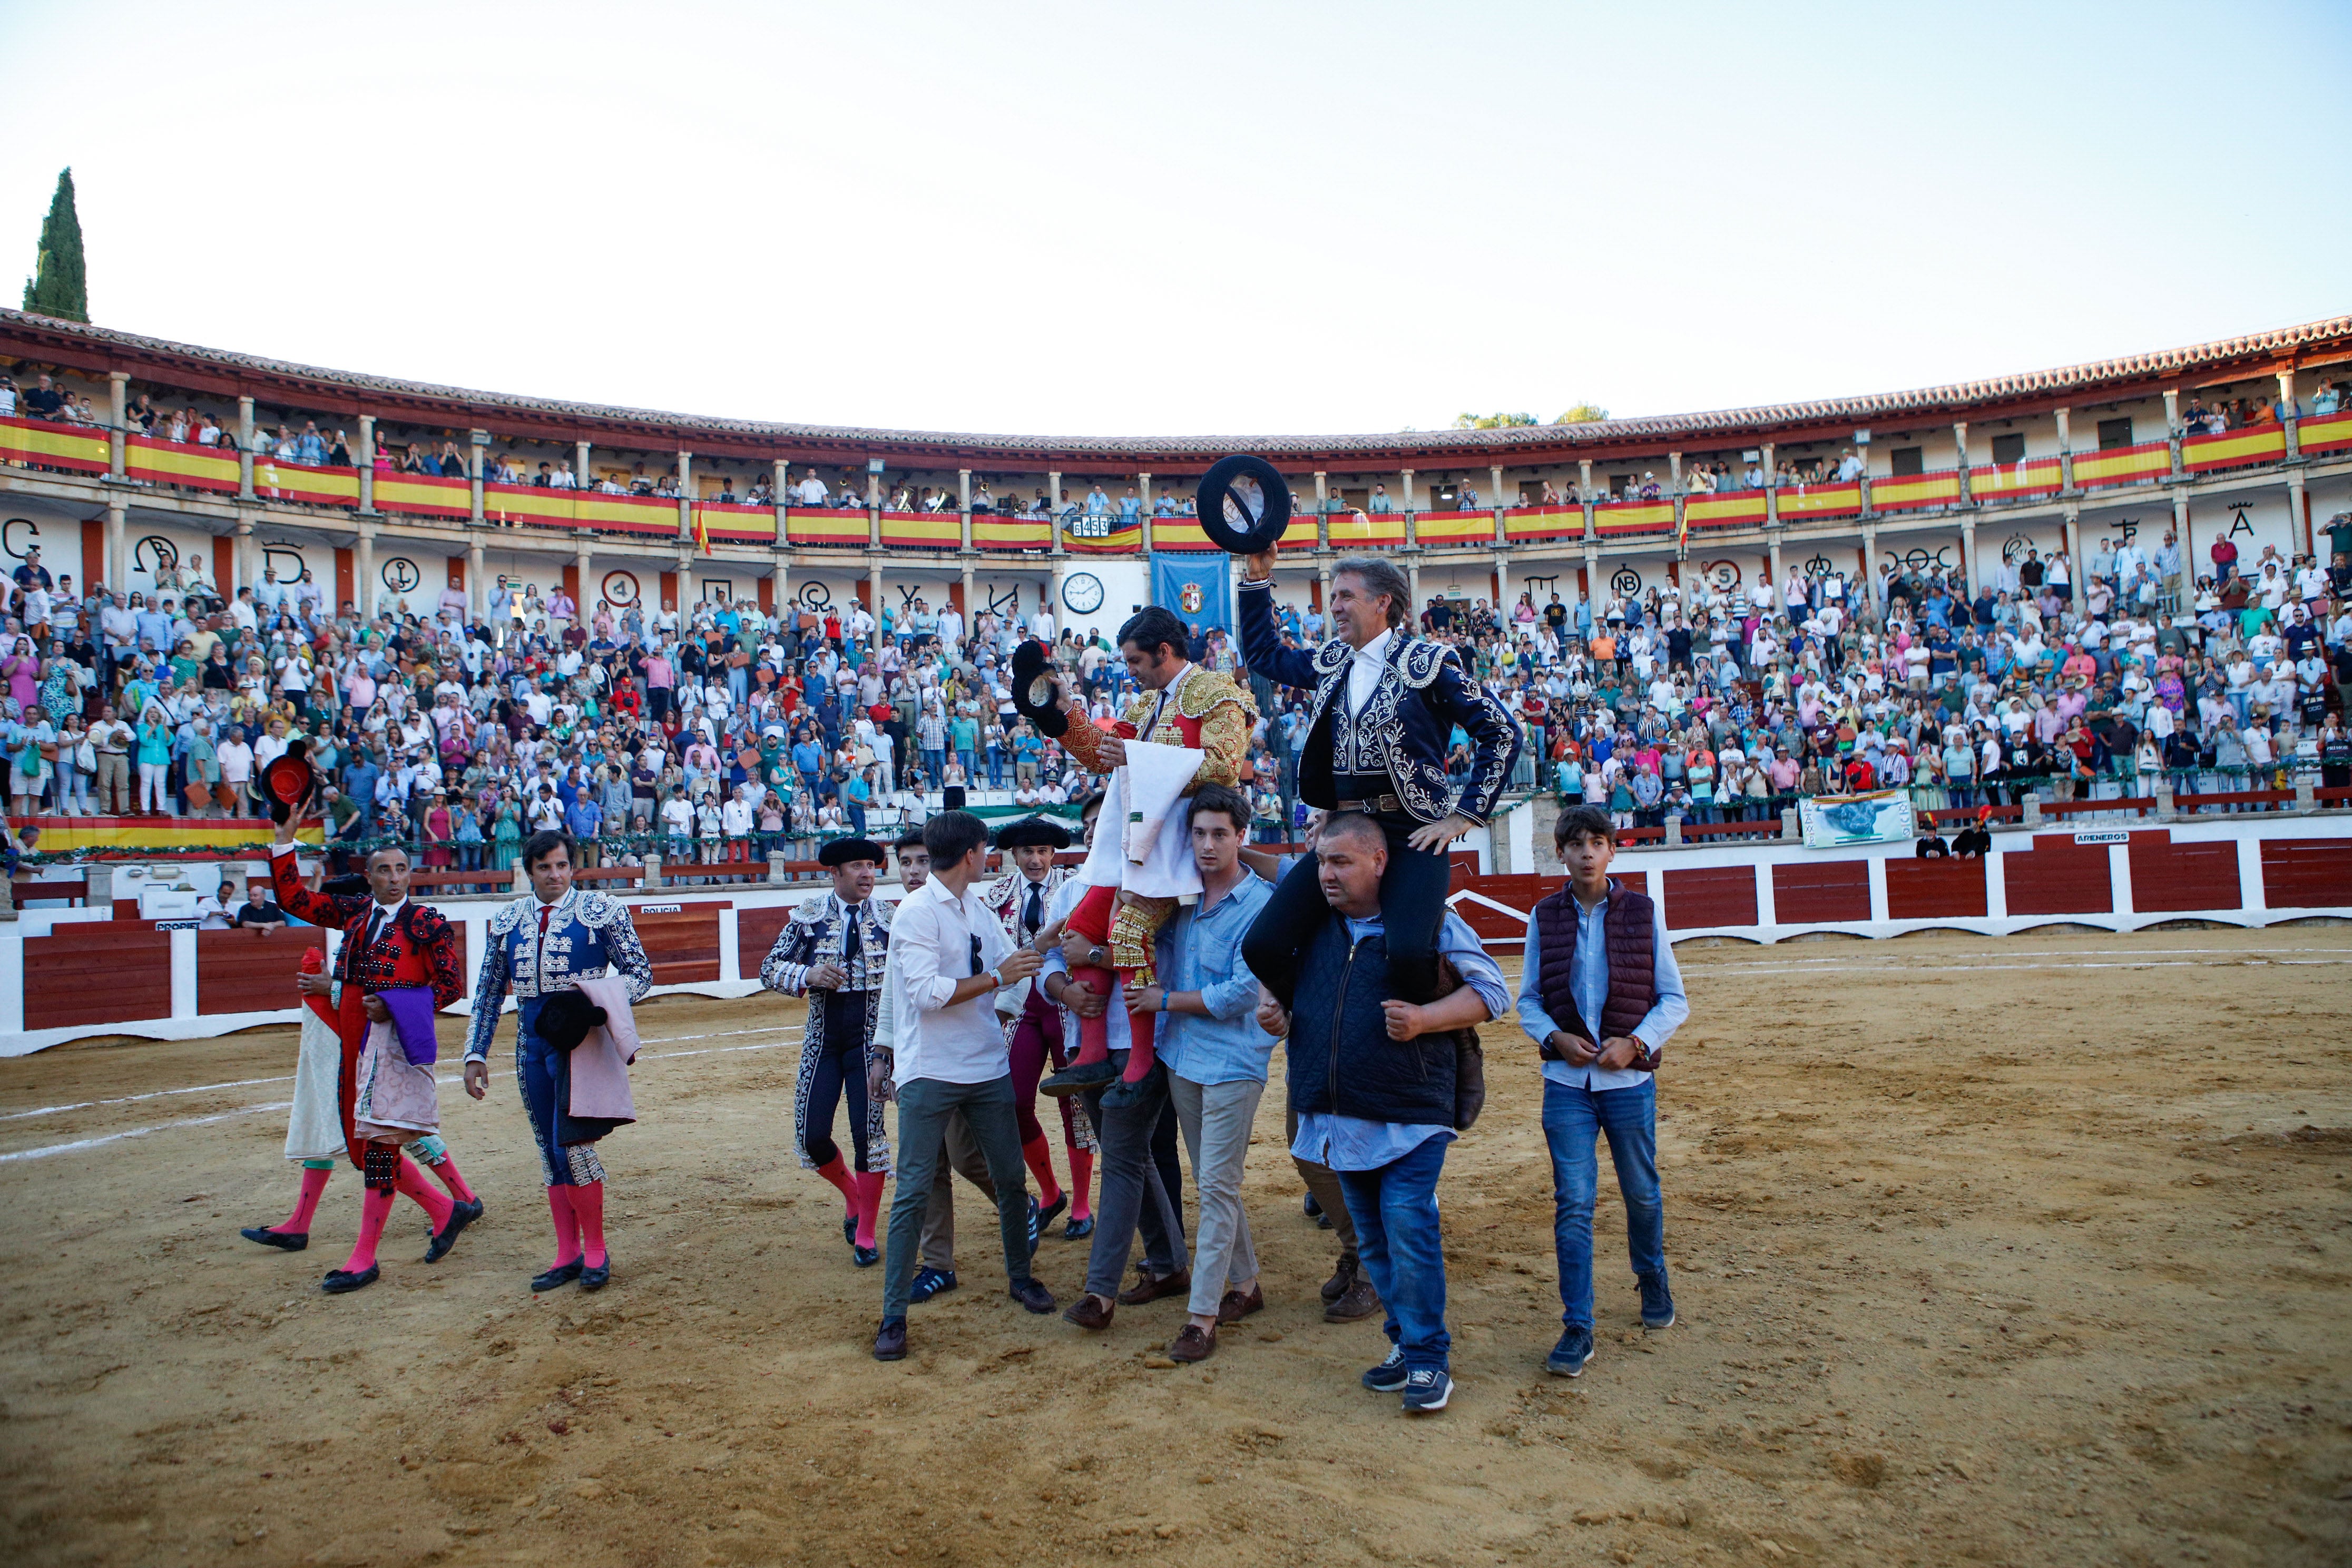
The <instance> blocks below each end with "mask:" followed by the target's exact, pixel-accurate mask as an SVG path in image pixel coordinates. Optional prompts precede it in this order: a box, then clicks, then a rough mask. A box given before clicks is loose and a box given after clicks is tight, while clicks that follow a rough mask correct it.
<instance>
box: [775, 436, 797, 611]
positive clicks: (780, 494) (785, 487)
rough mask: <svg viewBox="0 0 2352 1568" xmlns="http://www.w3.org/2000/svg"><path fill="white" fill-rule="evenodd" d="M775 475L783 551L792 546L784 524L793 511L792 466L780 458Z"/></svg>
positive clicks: (779, 595) (779, 544)
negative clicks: (789, 513)
mask: <svg viewBox="0 0 2352 1568" xmlns="http://www.w3.org/2000/svg"><path fill="white" fill-rule="evenodd" d="M775 474H776V477H775V480H774V484H775V492H776V548H777V549H779V550H782V549H783V548H784V547H785V546H786V545H788V544H790V543H791V542H792V535H791V532H790V531H789V530H788V529H787V528H786V526H785V522H784V514H785V512H786V511H788V510H790V509H791V507H792V504H793V503H792V477H793V476H792V468H791V465H789V464H787V463H786V462H785V461H784V459H783V458H777V459H776V460H775ZM776 594H777V599H776V603H777V604H778V605H782V603H783V602H784V601H783V597H782V595H783V588H782V576H781V575H779V577H778V587H777V589H776Z"/></svg>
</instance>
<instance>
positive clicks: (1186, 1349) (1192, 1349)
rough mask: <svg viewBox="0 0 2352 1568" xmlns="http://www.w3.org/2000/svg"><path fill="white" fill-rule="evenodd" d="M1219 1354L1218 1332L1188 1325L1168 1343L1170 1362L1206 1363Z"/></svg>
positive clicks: (1194, 1324) (1192, 1324)
mask: <svg viewBox="0 0 2352 1568" xmlns="http://www.w3.org/2000/svg"><path fill="white" fill-rule="evenodd" d="M1216 1353H1217V1331H1216V1330H1214V1329H1203V1328H1202V1327H1201V1326H1200V1325H1198V1324H1197V1323H1187V1324H1185V1325H1184V1326H1183V1327H1182V1328H1181V1329H1180V1330H1178V1331H1177V1333H1176V1337H1175V1338H1174V1339H1172V1340H1170V1341H1169V1342H1168V1359H1169V1360H1170V1361H1185V1362H1192V1361H1206V1360H1208V1359H1209V1358H1210V1357H1211V1356H1213V1355H1214V1354H1216Z"/></svg>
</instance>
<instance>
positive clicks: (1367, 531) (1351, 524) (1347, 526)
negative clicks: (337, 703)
mask: <svg viewBox="0 0 2352 1568" xmlns="http://www.w3.org/2000/svg"><path fill="white" fill-rule="evenodd" d="M1330 537H1331V548H1332V549H1334V550H1343V551H1347V552H1349V553H1356V552H1363V551H1369V550H1402V549H1403V548H1404V514H1403V513H1402V512H1398V511H1335V512H1333V513H1332V514H1331V527H1330ZM1283 542H1284V543H1285V544H1287V543H1289V542H1290V537H1289V535H1287V534H1285V535H1284V536H1283Z"/></svg>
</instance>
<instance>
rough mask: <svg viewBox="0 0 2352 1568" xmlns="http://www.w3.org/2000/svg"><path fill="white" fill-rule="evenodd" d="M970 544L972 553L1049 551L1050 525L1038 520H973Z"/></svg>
mask: <svg viewBox="0 0 2352 1568" xmlns="http://www.w3.org/2000/svg"><path fill="white" fill-rule="evenodd" d="M971 543H972V548H973V549H975V550H1050V549H1052V548H1053V547H1054V525H1053V524H1052V523H1050V522H1047V521H1045V519H1044V518H1042V517H997V516H994V515H993V514H991V515H986V516H981V517H975V518H973V519H972V520H971Z"/></svg>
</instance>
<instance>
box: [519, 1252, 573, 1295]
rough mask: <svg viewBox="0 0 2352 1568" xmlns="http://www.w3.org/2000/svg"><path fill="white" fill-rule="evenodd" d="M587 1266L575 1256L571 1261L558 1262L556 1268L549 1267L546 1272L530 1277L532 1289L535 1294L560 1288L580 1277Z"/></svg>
mask: <svg viewBox="0 0 2352 1568" xmlns="http://www.w3.org/2000/svg"><path fill="white" fill-rule="evenodd" d="M586 1267H587V1266H586V1265H585V1264H583V1263H582V1262H581V1261H580V1259H578V1258H573V1259H572V1261H571V1262H569V1263H559V1264H557V1265H556V1266H555V1267H554V1268H551V1269H549V1270H548V1271H547V1272H546V1273H544V1274H534V1275H532V1276H531V1279H530V1288H531V1291H532V1293H533V1294H535V1295H538V1294H544V1293H545V1292H547V1291H550V1290H555V1289H562V1287H563V1286H566V1285H569V1284H571V1283H572V1281H573V1280H574V1279H579V1278H580V1276H581V1275H582V1273H583V1272H584V1271H585V1269H586Z"/></svg>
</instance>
